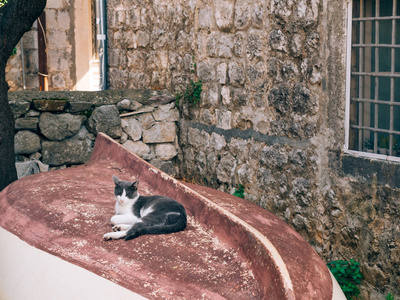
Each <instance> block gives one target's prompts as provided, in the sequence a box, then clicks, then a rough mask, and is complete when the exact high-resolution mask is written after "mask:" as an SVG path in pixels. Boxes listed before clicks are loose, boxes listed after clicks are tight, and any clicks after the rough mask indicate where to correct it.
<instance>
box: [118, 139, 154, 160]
mask: <svg viewBox="0 0 400 300" xmlns="http://www.w3.org/2000/svg"><path fill="white" fill-rule="evenodd" d="M122 146H124V147H125V148H126V149H128V150H129V151H131V152H133V153H135V154H136V155H138V156H140V157H141V158H143V159H148V158H149V154H150V151H151V149H150V147H149V146H148V145H146V144H145V143H143V142H142V141H137V142H133V141H131V140H127V141H126V142H125V143H123V144H122Z"/></svg>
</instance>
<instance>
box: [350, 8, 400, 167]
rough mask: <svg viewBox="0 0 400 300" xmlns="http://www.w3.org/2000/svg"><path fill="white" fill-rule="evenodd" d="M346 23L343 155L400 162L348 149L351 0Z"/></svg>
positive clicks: (351, 27)
mask: <svg viewBox="0 0 400 300" xmlns="http://www.w3.org/2000/svg"><path fill="white" fill-rule="evenodd" d="M363 1H366V0H363ZM399 2H400V1H399V0H397V5H399V4H400V3H399ZM346 21H347V24H346V25H347V26H346V86H345V93H346V98H345V127H344V128H345V140H344V146H343V151H344V153H346V154H349V155H352V156H355V157H366V158H373V159H380V160H386V161H393V162H400V157H396V156H389V155H384V154H378V153H369V152H365V151H358V150H351V149H349V142H350V141H349V139H350V96H351V93H350V90H351V68H352V61H351V58H352V57H351V51H352V32H353V0H347V20H346ZM392 59H393V58H392ZM393 117H394V116H393ZM399 118H400V116H399Z"/></svg>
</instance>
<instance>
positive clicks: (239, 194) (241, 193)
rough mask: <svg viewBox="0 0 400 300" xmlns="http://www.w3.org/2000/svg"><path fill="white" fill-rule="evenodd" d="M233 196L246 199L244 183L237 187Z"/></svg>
mask: <svg viewBox="0 0 400 300" xmlns="http://www.w3.org/2000/svg"><path fill="white" fill-rule="evenodd" d="M233 196H236V197H239V198H242V199H244V185H243V184H239V186H238V188H236V189H235V192H234V193H233Z"/></svg>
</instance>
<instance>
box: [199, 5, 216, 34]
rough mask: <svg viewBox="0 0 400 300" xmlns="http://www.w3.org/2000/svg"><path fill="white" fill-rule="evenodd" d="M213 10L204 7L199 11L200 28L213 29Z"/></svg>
mask: <svg viewBox="0 0 400 300" xmlns="http://www.w3.org/2000/svg"><path fill="white" fill-rule="evenodd" d="M212 16H213V12H212V8H211V7H204V8H201V9H200V10H199V28H201V29H211V27H212Z"/></svg>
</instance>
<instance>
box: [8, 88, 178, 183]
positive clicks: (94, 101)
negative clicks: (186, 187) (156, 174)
mask: <svg viewBox="0 0 400 300" xmlns="http://www.w3.org/2000/svg"><path fill="white" fill-rule="evenodd" d="M9 100H10V105H11V108H12V111H13V113H14V117H15V131H16V134H15V154H16V156H17V161H18V162H17V170H18V175H19V177H22V176H25V175H30V174H32V173H36V172H39V171H47V170H49V169H50V170H52V169H60V168H65V167H69V166H73V165H78V164H83V163H86V162H88V161H89V159H90V155H91V153H92V150H93V146H94V141H95V139H96V135H97V134H98V132H104V133H106V134H107V135H109V136H110V137H112V138H114V139H116V140H118V141H119V142H120V143H121V144H122V145H123V146H124V147H126V148H127V149H129V150H131V151H132V152H134V153H136V154H137V155H139V156H140V157H142V158H143V159H145V160H147V161H149V162H150V163H151V164H153V165H154V166H156V167H158V168H160V169H161V170H163V171H165V172H167V173H169V174H171V175H174V176H176V175H178V171H179V170H178V168H177V166H176V156H177V154H178V152H179V146H178V141H177V137H178V135H177V134H178V131H177V125H176V122H177V121H178V119H179V111H178V110H177V109H176V108H175V99H174V97H171V96H170V95H168V94H163V93H162V92H154V91H149V90H141V91H121V90H120V91H107V92H10V93H9Z"/></svg>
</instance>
